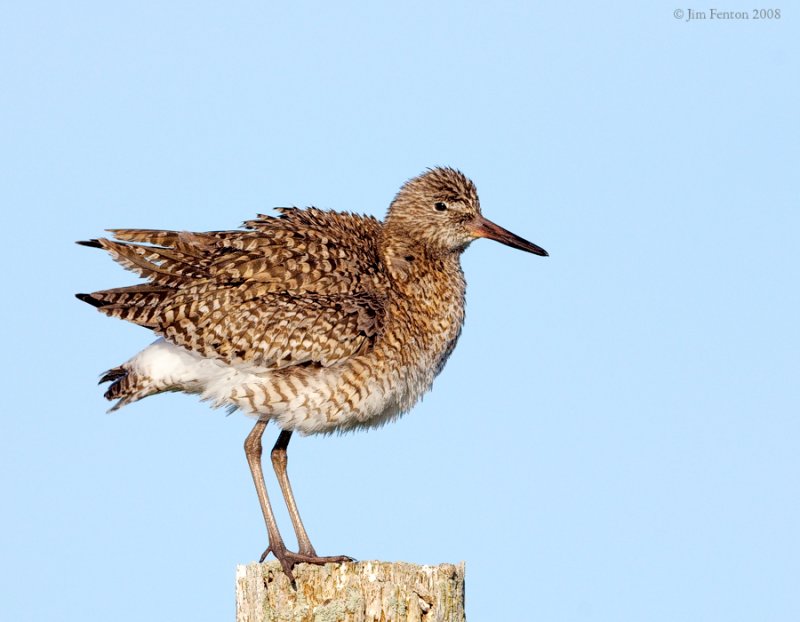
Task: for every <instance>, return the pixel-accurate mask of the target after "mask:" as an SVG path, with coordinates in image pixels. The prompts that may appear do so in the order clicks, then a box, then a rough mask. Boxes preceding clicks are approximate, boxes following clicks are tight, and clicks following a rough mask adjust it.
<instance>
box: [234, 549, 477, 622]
mask: <svg viewBox="0 0 800 622" xmlns="http://www.w3.org/2000/svg"><path fill="white" fill-rule="evenodd" d="M293 572H294V575H295V579H296V581H297V589H296V590H295V589H294V588H293V587H292V586H291V584H290V583H289V579H288V578H287V577H286V575H285V574H283V572H282V571H281V567H280V564H279V563H278V562H276V561H272V562H268V563H265V564H248V565H246V566H245V565H242V566H237V567H236V622H279V621H281V622H282V621H287V622H288V621H291V622H464V621H465V620H466V618H465V615H464V563H463V562H462V563H460V564H458V565H454V564H441V565H440V566H417V565H414V564H407V563H404V562H396V563H389V562H377V561H373V562H352V563H346V564H327V565H325V566H314V565H311V564H299V565H297V566H295V568H294V571H293Z"/></svg>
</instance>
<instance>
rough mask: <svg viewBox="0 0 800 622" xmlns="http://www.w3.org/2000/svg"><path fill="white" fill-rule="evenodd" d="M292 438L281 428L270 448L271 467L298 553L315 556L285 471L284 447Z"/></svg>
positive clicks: (289, 433) (287, 431)
mask: <svg viewBox="0 0 800 622" xmlns="http://www.w3.org/2000/svg"><path fill="white" fill-rule="evenodd" d="M291 438H292V433H291V432H290V431H289V430H282V431H281V433H280V436H278V440H277V441H275V446H274V447H273V448H272V454H271V458H272V467H273V468H274V469H275V475H277V476H278V483H279V484H280V485H281V492H282V493H283V498H284V500H285V501H286V507H287V509H288V510H289V516H290V517H291V519H292V526H293V527H294V532H295V534H297V544H298V546H299V549H300V550H299V551H298V552H299V553H300V555H307V556H309V557H316V556H317V552H316V551H315V550H314V547H313V546H311V540H309V539H308V534H307V533H306V528H305V527H304V526H303V520H302V519H301V518H300V513H299V512H298V511H297V503H295V500H294V494H292V485H291V483H290V482H289V475H288V474H287V473H286V463H287V457H286V447H287V446H288V445H289V441H290V440H291Z"/></svg>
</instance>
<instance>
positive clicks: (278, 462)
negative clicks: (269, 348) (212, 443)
mask: <svg viewBox="0 0 800 622" xmlns="http://www.w3.org/2000/svg"><path fill="white" fill-rule="evenodd" d="M266 427H267V422H266V421H261V420H259V421H257V422H256V425H255V426H253V430H252V431H251V432H250V434H248V435H247V438H246V439H245V441H244V453H245V456H247V464H248V466H249V467H250V473H251V474H252V476H253V483H254V484H255V485H256V493H257V494H258V502H259V503H260V504H261V512H262V513H263V514H264V522H265V523H266V524H267V536H268V537H269V546H268V547H267V550H266V551H264V553H263V554H262V555H261V559H260V560H259V561H264V558H265V557H266V556H267V555H269V554H270V553H272V554H273V555H275V557H276V558H277V559H278V561H279V562H280V563H281V567H282V568H283V572H284V573H286V576H287V577H289V580H290V581H291V582H292V583H294V575H293V574H292V568H293V567H294V565H295V564H299V563H303V562H306V563H309V564H327V563H329V562H347V561H353V560H352V558H350V557H347V556H346V555H337V556H333V557H319V556H317V554H316V553H315V552H314V547H313V546H311V541H310V540H309V539H308V534H306V530H305V528H304V527H303V522H302V521H301V520H300V514H299V513H298V512H297V505H296V504H295V501H294V496H293V495H292V488H291V485H290V484H289V477H288V476H287V474H286V446H287V445H288V444H289V439H290V438H291V436H292V433H291V432H285V431H284V432H281V435H280V436H279V437H278V441H277V442H276V443H275V447H274V448H273V450H272V463H273V465H274V466H275V473H276V474H277V476H278V481H279V482H280V485H281V490H282V492H283V496H284V498H285V499H286V506H287V508H288V509H289V515H290V516H291V518H292V524H293V525H294V529H295V532H296V533H297V541H298V544H299V545H300V552H299V553H294V552H292V551H287V550H286V545H285V544H284V542H283V538H281V534H280V532H279V531H278V523H277V522H276V520H275V514H273V512H272V506H271V505H270V503H269V496H268V495H267V487H266V484H264V472H263V470H262V468H261V453H262V449H261V437H262V436H263V435H264V429H265V428H266Z"/></svg>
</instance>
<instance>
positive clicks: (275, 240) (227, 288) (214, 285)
mask: <svg viewBox="0 0 800 622" xmlns="http://www.w3.org/2000/svg"><path fill="white" fill-rule="evenodd" d="M245 226H246V227H248V228H249V229H250V230H249V231H241V230H239V231H214V232H207V233H189V232H176V231H161V230H148V229H115V230H112V233H113V234H114V236H115V237H116V238H117V240H108V239H99V240H91V241H89V242H84V243H83V244H85V245H88V246H94V247H99V248H104V249H105V250H107V251H108V252H109V253H110V254H111V255H112V257H113V258H114V259H115V260H117V261H118V262H119V263H121V264H122V265H123V266H125V267H126V268H128V269H130V270H132V271H134V272H136V273H137V274H139V275H140V276H143V277H145V278H146V279H148V281H149V283H147V284H142V285H134V286H131V287H122V288H115V289H108V290H102V291H98V292H94V293H92V294H79V296H78V297H79V298H81V299H82V300H84V301H86V302H88V303H90V304H92V305H94V306H96V307H98V309H99V310H100V311H102V312H103V313H105V314H107V315H110V316H112V317H118V318H121V319H125V320H128V321H131V322H134V323H136V324H139V325H141V326H145V327H147V328H151V329H152V330H153V331H155V332H156V333H158V334H160V335H162V336H163V337H165V338H166V339H168V340H169V341H172V342H173V343H176V344H178V345H181V346H183V347H186V348H188V349H189V350H192V351H195V352H198V353H199V354H202V355H203V356H208V357H217V358H220V359H222V360H225V361H227V362H230V363H234V364H236V363H240V362H244V363H248V364H251V365H255V366H258V367H264V368H279V367H287V366H291V365H298V364H309V363H313V364H319V365H324V366H327V365H332V364H334V363H336V362H337V361H341V360H343V359H346V358H348V357H350V356H353V355H355V354H357V353H359V352H362V351H364V349H366V348H369V347H370V346H371V345H372V343H374V340H375V338H376V336H377V335H378V334H379V333H380V331H381V330H382V326H383V318H384V301H383V298H382V296H381V295H380V291H381V279H383V278H385V277H384V275H383V273H382V272H381V270H380V267H379V264H380V262H379V259H378V252H377V240H378V238H379V236H380V223H379V222H378V221H376V220H374V219H371V218H362V217H358V216H353V215H350V214H341V213H332V212H323V211H321V210H316V209H309V210H294V209H287V210H282V215H281V216H280V217H278V218H271V217H266V216H259V217H258V218H257V219H256V220H253V221H248V222H246V223H245Z"/></svg>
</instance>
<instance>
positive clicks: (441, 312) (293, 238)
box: [78, 168, 547, 578]
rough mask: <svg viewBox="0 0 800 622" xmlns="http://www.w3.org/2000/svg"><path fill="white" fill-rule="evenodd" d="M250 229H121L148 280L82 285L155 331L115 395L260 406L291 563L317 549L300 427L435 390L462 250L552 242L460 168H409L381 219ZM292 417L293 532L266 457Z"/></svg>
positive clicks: (274, 220) (305, 220)
mask: <svg viewBox="0 0 800 622" xmlns="http://www.w3.org/2000/svg"><path fill="white" fill-rule="evenodd" d="M279 211H280V212H281V213H280V215H279V216H278V217H270V216H263V215H260V216H258V217H257V218H256V219H254V220H249V221H247V222H245V223H244V226H245V228H246V229H245V230H234V231H211V232H207V233H190V232H185V231H180V232H179V231H161V230H149V229H112V230H110V233H111V234H112V235H113V237H114V238H115V239H114V240H110V239H105V238H101V239H98V240H90V241H88V242H80V244H84V245H86V246H91V247H96V248H102V249H105V250H106V251H108V252H109V253H110V254H111V256H112V257H113V258H114V259H115V260H116V261H118V262H119V263H120V264H122V265H123V266H124V267H125V268H127V269H129V270H131V271H133V272H135V273H137V274H139V275H140V276H142V277H144V278H145V279H147V282H146V283H144V284H139V285H133V286H129V287H120V288H114V289H107V290H101V291H97V292H94V293H92V294H78V298H80V299H81V300H83V301H84V302H87V303H89V304H91V305H93V306H95V307H97V308H98V310H99V311H101V312H102V313H104V314H106V315H109V316H111V317H117V318H121V319H124V320H128V321H130V322H133V323H135V324H139V325H140V326H144V327H146V328H149V329H151V330H152V331H153V332H154V333H156V334H157V335H158V336H159V339H158V340H157V341H155V342H154V343H153V344H152V345H150V346H149V347H147V348H145V349H144V350H143V351H141V352H140V353H139V354H137V355H136V356H134V357H133V358H132V359H130V360H129V361H127V362H126V363H123V364H122V365H120V366H118V367H115V368H113V369H111V370H109V371H107V372H106V373H105V375H103V377H102V379H101V382H110V383H111V385H110V386H109V388H108V390H107V391H106V394H105V396H106V397H107V398H108V399H110V400H116V403H115V405H114V406H113V407H112V410H113V409H116V408H119V407H120V406H124V405H125V404H128V403H131V402H134V401H136V400H139V399H141V398H143V397H146V396H148V395H152V394H155V393H162V392H165V391H183V392H186V393H197V394H199V395H200V396H201V397H202V398H203V399H206V400H210V401H211V402H212V404H213V405H215V406H226V407H228V408H231V409H241V410H243V411H244V412H245V413H246V414H248V415H251V416H254V417H256V418H257V422H256V425H255V427H254V428H253V431H252V432H251V433H250V434H249V435H248V437H247V440H246V441H245V453H246V456H247V460H248V464H249V466H250V469H251V473H252V475H253V480H254V482H255V485H256V492H257V493H258V497H259V502H260V504H261V509H262V512H263V514H264V519H265V522H266V525H267V532H268V536H269V547H268V548H267V550H266V551H265V552H264V555H263V556H262V559H263V558H264V556H266V555H267V553H269V552H272V553H274V554H275V556H276V557H277V558H278V559H279V560H280V561H281V564H282V566H283V568H284V571H285V572H286V574H287V575H288V576H289V577H290V578H291V577H292V566H293V565H294V564H295V563H298V562H311V563H325V562H328V561H342V560H345V559H348V558H346V557H344V556H337V557H319V556H318V555H317V554H316V552H315V551H314V548H313V547H312V545H311V542H310V540H309V538H308V535H307V534H306V532H305V528H304V527H303V523H302V521H301V520H300V515H299V513H298V511H297V507H296V504H295V501H294V497H293V495H292V491H291V486H290V484H289V479H288V476H287V474H286V447H287V445H288V443H289V440H290V438H291V435H292V432H293V431H295V430H297V431H300V432H301V433H305V434H313V433H329V432H334V431H347V430H351V429H357V428H368V427H374V426H378V425H382V424H383V423H386V422H387V421H390V420H392V419H394V418H396V417H398V416H399V415H401V414H402V413H404V412H406V411H408V410H409V409H410V408H411V407H412V406H413V405H414V403H415V402H416V401H417V400H418V399H419V398H420V397H421V396H422V394H423V393H425V391H427V390H428V389H429V388H430V386H431V384H432V382H433V379H434V378H435V377H436V375H437V374H438V373H439V372H440V371H441V369H442V367H443V366H444V364H445V362H446V361H447V358H448V357H449V355H450V353H451V352H452V350H453V348H454V347H455V344H456V341H457V339H458V335H459V333H460V331H461V326H462V323H463V321H464V291H465V282H464V277H463V273H462V271H461V265H460V256H461V253H462V252H463V251H464V250H465V249H466V247H467V246H468V245H469V244H470V242H472V241H473V240H474V239H476V238H479V237H486V238H490V239H494V240H497V241H500V242H502V243H504V244H507V245H509V246H512V247H515V248H519V249H522V250H525V251H528V252H532V253H535V254H538V255H547V253H546V252H545V251H544V250H543V249H541V248H540V247H538V246H536V245H535V244H532V243H530V242H528V241H526V240H523V239H522V238H519V237H517V236H515V235H514V234H512V233H510V232H508V231H506V230H505V229H502V228H501V227H499V226H497V225H495V224H494V223H492V222H490V221H488V220H486V219H485V218H484V217H483V216H482V215H481V211H480V203H479V201H478V195H477V192H476V190H475V186H474V185H473V183H472V182H471V181H470V180H469V179H467V178H466V177H465V176H464V175H463V174H462V173H461V172H459V171H457V170H454V169H451V168H434V169H430V170H428V171H427V172H425V173H424V174H422V175H420V176H419V177H415V178H414V179H411V180H409V181H408V182H406V183H405V184H404V185H403V187H402V188H401V189H400V191H399V192H398V194H397V196H396V197H395V198H394V200H393V201H392V204H391V206H390V207H389V213H388V215H387V217H386V220H385V221H384V222H380V221H378V220H376V219H375V218H371V217H363V216H356V215H353V214H348V213H338V212H326V211H322V210H318V209H315V208H308V209H305V210H300V209H294V208H283V209H280V210H279ZM270 420H272V421H275V423H276V424H277V425H278V426H279V427H280V428H281V433H280V435H279V437H278V441H277V442H276V443H275V446H274V447H273V450H272V454H271V455H272V462H273V466H274V468H275V472H276V474H277V476H278V481H279V484H280V486H281V491H282V493H283V496H284V500H285V501H286V504H287V507H288V509H289V514H290V517H291V519H292V524H293V527H294V530H295V533H296V535H297V540H298V545H299V551H298V552H297V553H295V552H292V551H289V550H287V549H286V546H285V545H284V542H283V539H282V537H281V535H280V533H279V532H278V528H277V524H276V522H275V517H274V515H273V513H272V508H271V506H270V503H269V498H268V496H267V491H266V487H265V485H264V479H263V473H262V471H261V437H262V435H263V432H264V428H265V427H266V424H267V422H268V421H270Z"/></svg>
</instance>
